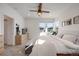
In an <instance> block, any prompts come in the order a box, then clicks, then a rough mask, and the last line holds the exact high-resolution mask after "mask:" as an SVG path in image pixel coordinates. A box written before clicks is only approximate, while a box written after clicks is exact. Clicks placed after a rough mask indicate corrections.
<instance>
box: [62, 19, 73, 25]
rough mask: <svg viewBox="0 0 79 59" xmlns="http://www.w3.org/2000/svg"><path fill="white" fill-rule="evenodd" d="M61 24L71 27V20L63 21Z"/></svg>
mask: <svg viewBox="0 0 79 59" xmlns="http://www.w3.org/2000/svg"><path fill="white" fill-rule="evenodd" d="M62 24H63V26H66V25H71V24H72V19H67V20H66V21H63V22H62Z"/></svg>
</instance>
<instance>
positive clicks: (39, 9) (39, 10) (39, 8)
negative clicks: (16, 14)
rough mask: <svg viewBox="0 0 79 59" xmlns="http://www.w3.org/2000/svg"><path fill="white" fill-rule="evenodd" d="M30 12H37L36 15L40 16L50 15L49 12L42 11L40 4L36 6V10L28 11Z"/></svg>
mask: <svg viewBox="0 0 79 59" xmlns="http://www.w3.org/2000/svg"><path fill="white" fill-rule="evenodd" d="M30 12H37V14H38V15H39V16H40V15H41V14H42V13H50V12H49V11H45V10H42V3H39V4H38V9H37V10H30Z"/></svg>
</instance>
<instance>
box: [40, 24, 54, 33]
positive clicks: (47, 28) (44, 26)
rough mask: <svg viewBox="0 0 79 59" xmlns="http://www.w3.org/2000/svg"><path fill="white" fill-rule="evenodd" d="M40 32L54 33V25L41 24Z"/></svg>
mask: <svg viewBox="0 0 79 59" xmlns="http://www.w3.org/2000/svg"><path fill="white" fill-rule="evenodd" d="M39 26H40V32H50V33H52V31H53V23H40V24H39Z"/></svg>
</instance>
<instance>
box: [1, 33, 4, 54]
mask: <svg viewBox="0 0 79 59" xmlns="http://www.w3.org/2000/svg"><path fill="white" fill-rule="evenodd" d="M3 51H4V38H3V35H2V34H0V54H1V53H3Z"/></svg>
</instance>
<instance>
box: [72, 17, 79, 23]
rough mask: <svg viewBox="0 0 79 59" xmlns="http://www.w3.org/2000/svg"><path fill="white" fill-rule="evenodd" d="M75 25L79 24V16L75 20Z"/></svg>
mask: <svg viewBox="0 0 79 59" xmlns="http://www.w3.org/2000/svg"><path fill="white" fill-rule="evenodd" d="M73 24H79V16H76V17H74V18H73Z"/></svg>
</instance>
